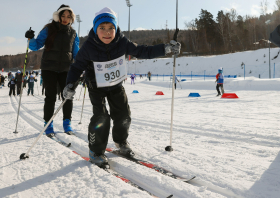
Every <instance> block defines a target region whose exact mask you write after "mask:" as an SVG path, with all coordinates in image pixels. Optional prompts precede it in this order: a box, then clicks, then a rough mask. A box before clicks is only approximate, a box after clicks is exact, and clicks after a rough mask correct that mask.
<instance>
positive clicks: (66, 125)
mask: <svg viewBox="0 0 280 198" xmlns="http://www.w3.org/2000/svg"><path fill="white" fill-rule="evenodd" d="M63 128H64V132H65V133H66V134H68V135H74V133H73V129H72V127H71V121H70V120H69V119H65V120H63Z"/></svg>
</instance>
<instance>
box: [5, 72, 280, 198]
mask: <svg viewBox="0 0 280 198" xmlns="http://www.w3.org/2000/svg"><path fill="white" fill-rule="evenodd" d="M226 82H227V83H226V84H225V90H226V92H227V93H230V92H234V93H236V94H237V95H238V96H239V99H220V98H219V97H216V91H215V83H214V81H213V79H212V80H206V81H204V80H200V81H199V80H196V81H194V82H189V81H185V82H181V86H182V89H181V87H180V85H179V84H178V85H177V90H176V91H175V103H174V107H175V108H174V123H173V124H174V127H173V138H172V146H173V148H174V151H173V152H171V153H170V152H166V151H165V150H164V148H165V147H166V146H167V145H169V141H170V112H171V94H172V89H170V88H169V81H162V80H160V79H158V80H156V79H152V81H147V79H146V78H143V79H141V80H140V79H139V78H137V79H136V84H135V85H131V84H130V83H129V81H127V82H126V83H125V84H124V87H125V89H126V92H127V95H128V99H129V104H130V107H131V112H132V124H131V128H130V136H129V142H130V143H131V145H132V147H133V148H134V150H135V152H137V153H139V154H140V155H141V156H142V157H143V158H145V159H147V160H149V161H151V162H153V163H155V164H157V165H160V166H162V167H164V168H166V169H168V170H171V171H173V172H174V173H176V174H179V175H182V176H185V177H189V176H192V175H195V176H196V179H194V180H193V181H192V182H190V184H187V183H183V182H180V181H177V180H174V179H171V178H169V177H167V176H164V175H162V174H160V173H158V172H156V171H154V170H151V169H148V168H146V167H143V166H140V165H137V164H135V163H133V162H129V161H126V160H123V159H121V158H118V157H114V156H113V155H111V154H108V157H110V161H111V164H112V167H113V168H114V169H115V170H117V171H119V172H121V173H123V174H124V175H125V176H127V177H128V178H129V179H131V180H132V181H136V182H138V183H140V184H141V183H142V184H145V185H146V186H149V187H150V188H151V189H153V190H154V192H153V193H155V194H156V192H159V189H160V190H161V194H156V195H159V196H160V197H164V196H162V195H166V196H167V195H169V194H173V195H174V197H248V198H255V197H265V198H267V197H279V195H280V152H279V149H280V133H279V129H280V127H279V112H280V111H279V106H280V102H279V84H280V79H273V80H259V79H254V78H251V79H249V80H245V81H244V80H243V78H238V79H230V80H229V79H227V81H226ZM196 84H197V86H196ZM258 84H259V85H262V87H267V88H268V90H265V89H263V88H262V87H261V86H257V85H258ZM203 85H204V86H203ZM227 85H228V86H227ZM203 87H205V89H203ZM210 87H211V88H212V89H210ZM248 87H254V89H253V90H249V89H248ZM257 87H260V90H257ZM40 89H41V87H40V86H39V92H40V93H41V91H40ZM81 89H82V87H81V86H79V87H78V89H77V96H76V99H75V100H74V110H73V115H72V116H73V119H72V125H73V128H74V129H75V132H76V133H77V134H78V136H79V137H81V138H83V139H84V140H87V128H88V123H89V120H90V117H91V116H92V106H91V104H90V100H89V98H88V95H87V96H86V99H85V108H84V113H83V118H82V124H81V125H79V124H78V123H79V121H80V116H81V107H82V96H81V98H80V100H77V98H79V94H80V90H81ZM133 90H138V92H139V93H137V94H134V93H132V92H133ZM157 91H162V92H163V93H164V95H155V93H156V92H157ZM82 92H83V91H82ZM190 92H196V93H199V94H200V95H201V97H199V98H189V97H188V95H189V93H190ZM18 101H19V97H13V96H12V97H11V98H10V97H9V96H8V88H7V87H3V88H2V89H0V109H1V113H0V124H1V133H0V138H1V139H0V151H1V152H0V156H1V164H0V167H1V168H0V175H1V183H0V197H150V196H149V195H148V194H147V193H145V192H143V191H140V190H137V189H135V188H134V187H132V186H130V185H129V184H126V183H125V182H123V181H121V180H120V179H118V178H116V177H113V176H111V175H110V174H108V173H106V172H105V171H103V170H101V169H99V168H97V167H95V166H93V165H91V164H89V163H88V162H86V161H85V160H83V159H82V158H80V157H79V156H77V155H75V154H74V153H72V151H71V147H70V149H68V148H65V147H63V146H61V145H59V144H57V143H56V142H54V141H52V140H51V139H49V138H47V137H45V136H42V137H41V139H40V140H39V141H38V143H37V144H36V146H35V147H34V148H33V149H32V150H31V152H30V158H29V159H27V160H25V161H20V160H19V156H20V154H21V153H25V152H27V150H28V149H29V147H30V146H31V145H32V143H33V142H34V140H35V139H36V137H37V136H38V134H39V132H40V131H41V130H42V129H43V120H42V117H43V104H44V98H43V96H42V95H40V94H39V95H38V89H37V86H36V85H35V96H34V97H32V96H27V94H26V91H24V94H23V97H22V104H21V110H20V117H19V123H18V129H17V130H18V132H19V133H18V134H14V133H13V131H14V130H15V127H16V126H15V124H16V117H17V116H16V115H17V108H18V105H17V102H18ZM59 104H60V102H59V101H58V102H57V106H58V105H59ZM54 126H55V131H57V132H61V131H62V113H61V112H60V113H58V115H57V117H56V118H55V119H54ZM58 136H59V137H60V138H62V139H63V140H65V141H67V142H71V143H72V149H76V150H79V151H81V152H82V154H83V155H87V153H88V148H87V144H86V142H84V141H82V140H80V139H78V138H76V137H72V136H67V135H64V134H63V133H60V134H58ZM108 147H114V143H113V141H112V138H111V137H110V140H109V144H108ZM165 193H166V194H165Z"/></svg>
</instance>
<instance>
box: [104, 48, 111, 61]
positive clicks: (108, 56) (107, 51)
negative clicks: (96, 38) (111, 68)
mask: <svg viewBox="0 0 280 198" xmlns="http://www.w3.org/2000/svg"><path fill="white" fill-rule="evenodd" d="M105 47H106V53H107V58H108V61H110V60H111V56H110V51H109V50H108V47H107V46H105Z"/></svg>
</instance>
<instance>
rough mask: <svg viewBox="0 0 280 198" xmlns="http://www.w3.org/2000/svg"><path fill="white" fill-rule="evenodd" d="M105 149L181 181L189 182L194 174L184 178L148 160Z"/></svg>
mask: <svg viewBox="0 0 280 198" xmlns="http://www.w3.org/2000/svg"><path fill="white" fill-rule="evenodd" d="M106 151H107V152H109V153H113V154H115V155H117V156H119V157H123V158H125V159H127V160H130V161H132V162H135V163H137V164H141V165H143V166H145V167H148V168H151V169H154V170H156V171H157V172H160V173H162V174H163V175H166V176H169V177H172V178H173V179H177V180H180V181H183V182H186V183H187V182H189V181H190V180H192V179H194V178H195V177H196V176H192V177H190V178H185V177H181V176H178V175H176V174H174V173H172V172H171V171H169V170H166V169H164V168H162V167H160V166H158V165H155V164H152V163H150V162H148V161H145V160H142V159H140V158H138V157H135V156H127V155H122V154H121V153H120V152H119V151H118V150H114V149H112V148H106Z"/></svg>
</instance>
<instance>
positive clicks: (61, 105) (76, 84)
mask: <svg viewBox="0 0 280 198" xmlns="http://www.w3.org/2000/svg"><path fill="white" fill-rule="evenodd" d="M78 84H79V81H77V82H76V83H74V85H73V88H72V90H75V89H76V87H77V86H78ZM66 101H67V99H65V100H64V101H63V102H62V103H61V104H60V105H59V107H58V108H57V110H56V111H55V113H54V114H53V116H52V117H51V119H50V120H49V121H48V123H47V124H46V126H45V127H44V129H43V130H42V131H41V132H40V134H39V135H38V137H37V138H36V140H35V141H34V142H33V144H32V145H31V147H30V148H29V149H28V151H27V152H26V153H22V154H21V155H20V156H19V159H21V160H22V159H26V158H29V156H28V154H29V152H30V151H31V149H32V148H33V147H34V146H35V144H36V143H37V142H38V140H39V139H40V137H41V136H42V135H43V133H44V132H45V130H46V129H47V128H48V126H49V125H50V123H51V122H52V121H53V119H54V117H55V116H56V114H57V113H58V112H59V110H60V109H61V108H62V107H63V105H64V104H65V102H66Z"/></svg>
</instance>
